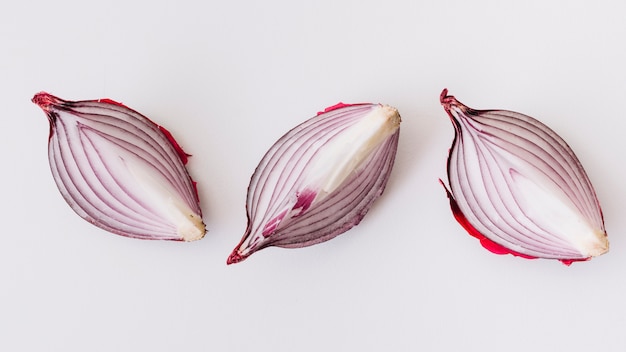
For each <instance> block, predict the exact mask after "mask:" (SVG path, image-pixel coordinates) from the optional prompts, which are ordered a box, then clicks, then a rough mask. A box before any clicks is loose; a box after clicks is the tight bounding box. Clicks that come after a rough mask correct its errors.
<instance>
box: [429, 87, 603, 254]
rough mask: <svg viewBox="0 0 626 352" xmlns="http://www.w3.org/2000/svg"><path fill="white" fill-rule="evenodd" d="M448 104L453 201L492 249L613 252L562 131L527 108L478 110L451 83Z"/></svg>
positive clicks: (463, 218) (444, 101) (445, 97)
mask: <svg viewBox="0 0 626 352" xmlns="http://www.w3.org/2000/svg"><path fill="white" fill-rule="evenodd" d="M441 104H442V105H443V107H444V109H445V110H446V112H447V113H448V115H449V117H450V120H451V121H452V124H453V125H454V129H455V137H454V140H453V142H452V147H451V148H450V152H449V156H448V180H449V190H448V189H446V191H447V192H448V197H449V199H450V205H451V208H452V211H453V213H454V216H455V218H456V219H457V221H458V222H459V223H460V224H461V225H462V226H463V227H464V228H465V229H466V230H467V231H468V232H469V233H470V234H471V235H473V236H475V237H477V238H478V239H480V241H481V244H482V245H483V246H484V247H485V248H487V249H489V250H490V251H492V252H494V253H498V254H506V253H509V254H513V255H517V256H521V257H525V258H547V259H556V260H560V261H562V262H563V263H565V264H568V265H569V264H571V263H572V262H573V261H583V260H588V259H589V258H591V257H594V256H599V255H601V254H603V253H605V252H607V251H608V248H609V242H608V239H607V235H606V231H605V228H604V220H603V216H602V211H601V209H600V204H599V202H598V199H597V197H596V193H595V191H594V189H593V187H592V185H591V182H590V181H589V178H588V177H587V174H586V173H585V170H584V169H583V167H582V165H581V163H580V161H579V160H578V158H577V157H576V155H575V154H574V152H573V151H572V149H571V148H570V147H569V146H568V145H567V143H565V141H564V140H563V139H562V138H561V137H559V136H558V135H557V134H556V133H555V132H554V131H552V130H551V129H550V128H548V127H547V126H546V125H544V124H543V123H541V122H539V121H537V120H536V119H534V118H532V117H529V116H526V115H523V114H520V113H516V112H512V111H505V110H474V109H471V108H469V107H467V106H465V105H463V104H462V103H460V102H459V101H458V100H456V98H455V97H454V96H451V95H448V91H447V90H446V89H444V91H443V92H442V94H441Z"/></svg>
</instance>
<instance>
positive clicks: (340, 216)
mask: <svg viewBox="0 0 626 352" xmlns="http://www.w3.org/2000/svg"><path fill="white" fill-rule="evenodd" d="M399 132H400V115H399V114H398V111H397V110H396V109H394V108H392V107H389V106H386V105H379V104H356V105H345V104H338V105H336V106H334V107H331V108H328V109H326V110H325V111H324V112H321V113H319V114H318V115H317V116H315V117H313V118H311V119H309V120H307V121H305V122H304V123H302V124H300V125H299V126H297V127H295V128H294V129H292V130H291V131H289V132H288V133H287V134H285V135H284V136H283V137H282V138H280V139H279V140H278V141H277V142H276V143H275V144H274V145H273V146H272V147H271V148H270V150H269V151H268V152H267V153H266V154H265V156H264V157H263V159H262V160H261V162H260V164H259V165H258V166H257V168H256V170H255V172H254V174H253V175H252V179H251V181H250V186H249V187H248V197H247V202H246V211H247V216H248V226H247V228H246V231H245V234H244V235H243V238H242V239H241V242H240V243H239V244H238V245H237V247H236V248H235V249H234V250H233V252H232V254H231V255H230V256H229V257H228V260H227V263H228V264H232V263H238V262H240V261H242V260H244V259H246V258H247V257H248V256H250V255H251V254H252V253H254V252H256V251H258V250H260V249H263V248H266V247H269V246H277V247H284V248H298V247H305V246H310V245H314V244H317V243H320V242H324V241H327V240H330V239H332V238H334V237H335V236H337V235H339V234H341V233H343V232H345V231H347V230H349V229H350V228H352V227H353V226H355V225H357V224H358V223H359V222H360V221H361V219H362V218H363V217H364V216H365V214H366V213H367V211H368V210H369V208H370V207H371V205H372V203H373V202H374V200H376V198H378V197H379V196H380V195H381V194H382V193H383V191H384V189H385V185H386V184H387V180H388V179H389V175H390V172H391V169H392V167H393V163H394V159H395V154H396V150H397V146H398V137H399Z"/></svg>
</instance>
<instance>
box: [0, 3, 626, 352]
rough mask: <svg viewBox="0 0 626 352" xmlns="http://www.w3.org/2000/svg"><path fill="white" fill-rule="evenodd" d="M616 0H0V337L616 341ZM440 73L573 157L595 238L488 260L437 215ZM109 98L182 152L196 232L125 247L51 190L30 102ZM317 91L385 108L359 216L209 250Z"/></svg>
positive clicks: (130, 343) (621, 57)
mask: <svg viewBox="0 0 626 352" xmlns="http://www.w3.org/2000/svg"><path fill="white" fill-rule="evenodd" d="M624 4H625V3H624V2H623V1H617V0H616V1H593V2H591V1H569V0H567V1H566V0H563V1H545V0H539V1H523V2H522V1H518V2H506V1H486V0H485V1H428V2H427V1H410V0H403V1H393V0H385V1H381V0H379V1H339V0H332V1H327V0H323V1H287V0H283V1H277V0H269V1H262V2H253V1H238V2H237V1H231V2H227V1H220V2H217V1H206V2H201V1H196V2H185V1H176V2H173V1H172V2H166V1H147V0H146V1H136V2H131V1H109V2H104V3H103V2H98V3H96V2H93V3H89V2H86V1H68V0H59V1H34V2H26V1H23V2H18V1H13V2H11V3H10V4H5V6H4V9H3V11H1V12H0V41H1V42H0V43H1V44H2V55H0V93H1V96H2V101H1V102H2V105H3V107H4V114H3V115H4V116H3V119H2V121H3V122H4V124H3V132H4V133H3V138H2V148H1V149H0V150H1V152H0V153H1V154H0V157H1V158H2V161H3V162H4V166H3V168H2V171H3V172H2V174H1V176H0V177H1V180H2V190H3V201H2V213H1V214H2V218H1V219H2V223H3V224H4V226H5V228H4V230H3V231H2V241H1V245H0V280H1V289H0V350H2V351H252V350H258V351H273V352H277V351H339V350H350V351H417V350H421V351H461V350H469V351H529V350H534V351H586V350H597V351H623V350H624V348H625V346H626V333H624V328H625V327H626V299H625V297H626V285H625V284H624V282H625V277H626V276H625V269H626V240H625V237H624V235H625V233H624V229H625V228H626V218H625V217H624V216H623V211H624V208H625V204H624V199H626V198H625V196H626V195H625V193H626V191H625V188H624V181H623V178H624V177H623V175H624V171H626V170H625V166H624V162H623V161H624V151H625V150H626V139H624V137H623V123H624V122H623V120H624V116H623V114H624V113H623V108H622V107H621V106H622V105H623V100H624V97H625V96H626V83H625V82H626V68H625V65H624V63H625V62H626V50H625V48H624V43H625V42H626V26H625V25H624V13H625V12H624V11H625V10H626V9H625V6H624ZM445 87H447V88H449V89H450V93H451V94H454V95H456V96H457V98H459V100H461V101H462V102H463V103H465V104H467V105H469V106H471V107H475V108H483V109H486V108H502V109H510V110H515V111H519V112H523V113H526V114H529V115H531V116H534V117H536V118H539V119H541V120H542V121H543V122H545V123H547V124H548V125H550V126H551V127H552V128H553V129H554V130H556V131H557V132H558V133H559V134H561V136H563V137H564V138H565V139H566V140H567V141H568V143H569V144H570V145H571V146H572V147H573V149H574V150H575V151H576V152H577V154H578V156H579V158H580V159H581V161H582V162H583V164H584V165H585V168H586V170H587V172H588V174H589V175H590V178H591V180H592V182H593V183H594V185H595V187H596V191H597V193H598V196H599V198H600V201H601V203H602V205H603V210H604V215H605V219H606V227H607V229H608V232H609V236H610V240H611V251H610V253H608V254H607V255H605V256H602V257H600V258H596V259H594V260H591V261H590V262H585V263H575V264H573V265H572V266H571V267H566V266H564V265H562V264H560V263H558V262H555V261H546V260H534V261H529V260H524V259H520V258H514V257H511V256H497V255H493V254H490V253H488V252H487V251H486V250H484V249H483V248H482V247H481V246H480V245H479V243H478V241H476V240H475V239H473V238H471V237H470V236H469V235H467V234H466V233H465V232H464V231H463V230H462V229H461V227H460V226H459V225H458V224H457V223H456V222H455V221H454V220H453V218H452V216H451V213H450V210H449V207H448V203H447V199H446V197H445V193H444V190H443V188H442V187H441V186H440V185H439V183H438V178H444V177H445V161H446V156H447V150H448V147H449V146H450V142H451V140H452V136H453V129H452V126H451V124H450V122H449V121H448V118H447V117H446V115H445V113H444V111H443V109H442V108H441V106H440V104H439V94H440V92H441V90H442V89H443V88H445ZM40 90H45V91H48V92H50V93H52V94H55V95H58V96H60V97H62V98H66V99H72V100H81V99H95V98H101V97H109V98H112V99H115V100H118V101H122V102H123V103H125V104H127V105H128V106H130V107H132V108H134V109H136V110H138V111H140V112H142V113H143V114H145V115H147V116H149V117H150V118H152V119H153V120H155V121H157V122H159V123H161V124H162V125H164V126H166V127H167V128H168V129H169V130H170V131H172V133H173V134H174V135H175V136H177V138H178V140H179V141H180V143H181V144H182V145H183V147H184V148H185V149H186V150H187V151H188V152H189V153H192V154H194V157H193V158H192V159H191V161H190V164H189V169H190V172H191V173H192V175H193V177H194V178H195V179H196V180H197V181H198V182H199V189H200V195H201V202H202V205H203V210H204V212H205V215H206V216H205V221H206V223H207V226H208V229H209V233H208V234H207V236H206V237H205V238H204V239H203V240H202V241H199V242H194V243H171V242H146V241H139V240H132V239H127V238H123V237H119V236H115V235H112V234H109V233H106V232H104V231H102V230H100V229H98V228H96V227H93V226H91V225H90V224H88V223H87V222H85V221H83V220H81V219H80V218H78V217H77V216H76V215H75V214H74V213H73V212H72V210H71V209H70V208H69V207H68V206H67V205H66V204H65V203H64V201H63V199H62V198H61V196H60V194H59V193H58V191H57V189H56V186H55V184H54V182H53V180H52V177H51V175H50V171H49V168H48V160H47V145H46V142H47V134H48V123H47V121H46V118H45V116H44V114H43V113H42V112H41V111H40V109H39V108H38V107H37V106H35V105H34V104H32V103H31V102H30V99H31V97H32V96H33V95H34V94H35V93H36V92H38V91H40ZM338 101H343V102H382V103H387V104H390V105H393V106H395V107H397V108H398V109H399V110H400V113H401V115H402V117H403V125H402V131H401V136H400V147H399V150H398V157H397V161H396V166H395V169H394V173H393V175H392V177H391V180H390V181H389V184H388V187H387V190H386V192H385V194H384V196H383V197H381V198H380V199H379V201H378V202H377V203H376V204H375V206H374V208H373V209H372V210H371V211H370V213H369V214H368V216H367V217H366V218H365V219H364V221H363V222H362V223H361V224H360V225H359V226H357V227H356V228H354V229H352V230H351V231H349V232H347V233H345V234H344V235H341V236H339V237H337V238H336V239H334V240H332V241H329V242H326V243H324V244H321V245H317V246H314V247H309V248H305V249H299V250H285V249H276V248H270V249H266V250H263V251H261V252H259V253H256V254H254V255H253V256H252V257H250V258H249V259H248V260H246V261H245V262H243V263H240V264H236V265H232V266H226V264H225V261H226V257H227V256H228V254H229V253H230V251H231V250H232V249H233V247H234V246H235V245H236V244H237V242H238V241H239V240H240V237H241V235H242V234H243V231H244V229H245V226H246V216H245V210H244V205H245V196H246V187H247V185H248V180H249V177H250V176H251V174H252V172H253V170H254V168H255V166H256V165H257V163H258V161H259V160H260V159H261V157H262V155H263V153H264V152H265V150H266V149H267V148H269V147H270V146H271V145H272V143H274V141H275V140H276V139H277V138H278V137H280V136H281V135H282V134H283V133H284V132H286V131H287V130H288V129H289V128H291V127H293V126H294V125H296V124H298V123H300V122H301V121H303V120H304V119H306V118H308V117H311V116H313V115H314V114H315V113H316V112H317V111H319V110H321V109H323V108H324V107H326V106H329V105H333V104H335V103H337V102H338Z"/></svg>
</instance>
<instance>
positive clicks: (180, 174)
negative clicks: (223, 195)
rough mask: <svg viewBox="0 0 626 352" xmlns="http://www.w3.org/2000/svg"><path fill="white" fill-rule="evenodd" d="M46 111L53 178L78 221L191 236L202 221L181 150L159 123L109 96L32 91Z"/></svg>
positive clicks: (131, 233)
mask: <svg viewBox="0 0 626 352" xmlns="http://www.w3.org/2000/svg"><path fill="white" fill-rule="evenodd" d="M32 101H33V103H35V104H37V105H39V107H40V108H41V109H42V110H43V111H44V112H45V113H46V115H47V116H48V121H49V122H50V135H49V140H48V157H49V161H50V169H51V171H52V175H53V177H54V180H55V182H56V184H57V187H58V188H59V191H60V192H61V194H62V195H63V198H64V199H65V201H66V202H67V203H68V204H69V206H70V207H71V208H72V209H73V210H74V211H75V212H76V213H77V214H78V215H79V216H80V217H82V218H83V219H85V220H87V221H88V222H90V223H92V224H94V225H96V226H98V227H100V228H102V229H104V230H106V231H109V232H112V233H115V234H118V235H122V236H127V237H134V238H140V239H152V240H157V239H158V240H176V241H193V240H198V239H200V238H202V237H203V236H204V234H205V226H204V223H203V222H202V212H201V210H200V206H199V200H198V194H197V190H196V188H195V183H194V182H193V181H192V180H191V178H190V176H189V174H188V172H187V170H186V168H185V165H184V164H185V163H186V162H187V156H188V155H187V154H185V153H184V152H183V150H182V149H181V148H180V146H179V145H178V143H176V141H175V140H174V138H173V137H172V135H171V134H170V133H169V132H168V131H167V130H165V129H164V128H163V127H161V126H158V125H156V124H155V123H153V122H152V121H150V120H149V119H148V118H146V117H144V116H142V115H141V114H139V113H138V112H136V111H134V110H131V109H129V108H128V107H126V106H124V105H122V104H120V103H117V102H114V101H112V100H108V99H101V100H87V101H66V100H62V99H60V98H57V97H55V96H52V95H50V94H48V93H44V92H42V93H38V94H36V95H35V97H34V98H33V99H32Z"/></svg>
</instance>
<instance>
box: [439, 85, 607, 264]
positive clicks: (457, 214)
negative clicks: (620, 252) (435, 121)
mask: <svg viewBox="0 0 626 352" xmlns="http://www.w3.org/2000/svg"><path fill="white" fill-rule="evenodd" d="M450 99H454V100H455V101H456V102H457V103H458V104H461V103H459V102H458V101H457V100H456V99H455V98H454V97H453V96H450V95H448V89H447V88H445V89H443V91H442V92H441V95H440V102H441V104H442V105H444V107H445V104H446V103H447V102H448V100H450ZM466 108H467V107H466ZM467 109H468V110H470V111H475V112H480V111H482V110H473V109H471V108H467ZM445 110H446V113H447V114H448V115H449V118H450V119H451V121H452V123H453V125H454V126H455V134H454V138H453V140H452V143H451V147H450V150H449V153H448V159H447V161H446V165H447V166H446V169H447V174H448V178H450V167H451V166H450V163H451V156H452V153H451V150H452V148H454V146H455V145H456V143H457V139H458V138H459V134H460V127H459V126H458V122H457V121H456V119H455V117H454V116H453V115H452V113H451V112H450V111H449V110H448V108H445ZM439 183H440V184H441V185H442V187H443V188H444V190H445V192H446V196H447V198H448V200H449V202H450V209H451V211H452V214H453V216H454V218H455V220H456V221H457V222H458V223H459V224H460V225H461V226H462V227H463V229H465V230H466V231H467V233H468V234H470V235H471V236H472V237H474V238H476V239H478V240H479V242H480V244H481V246H482V247H483V248H485V249H487V250H488V251H490V252H491V253H494V254H498V255H505V254H511V255H513V256H516V257H520V258H524V259H541V258H540V257H535V256H531V255H527V254H524V253H519V252H517V251H514V250H512V249H509V248H506V247H504V246H503V245H501V244H499V243H496V242H494V241H493V240H491V239H489V238H488V237H486V236H485V235H483V234H482V233H481V232H480V231H478V230H477V229H476V228H475V227H474V226H473V225H472V224H471V223H470V222H469V221H468V220H467V218H466V216H465V215H464V214H463V212H462V211H461V209H460V208H459V206H458V204H457V202H456V200H455V199H454V195H453V194H452V192H451V191H450V189H449V188H448V186H447V185H446V184H445V183H444V181H443V180H441V179H439ZM598 208H599V205H598ZM599 211H600V217H601V218H603V216H602V210H601V209H600V208H599ZM591 258H592V257H587V258H580V259H579V258H576V259H558V261H560V262H561V263H563V264H564V265H566V266H570V265H571V264H572V263H574V262H584V261H588V260H590V259H591Z"/></svg>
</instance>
